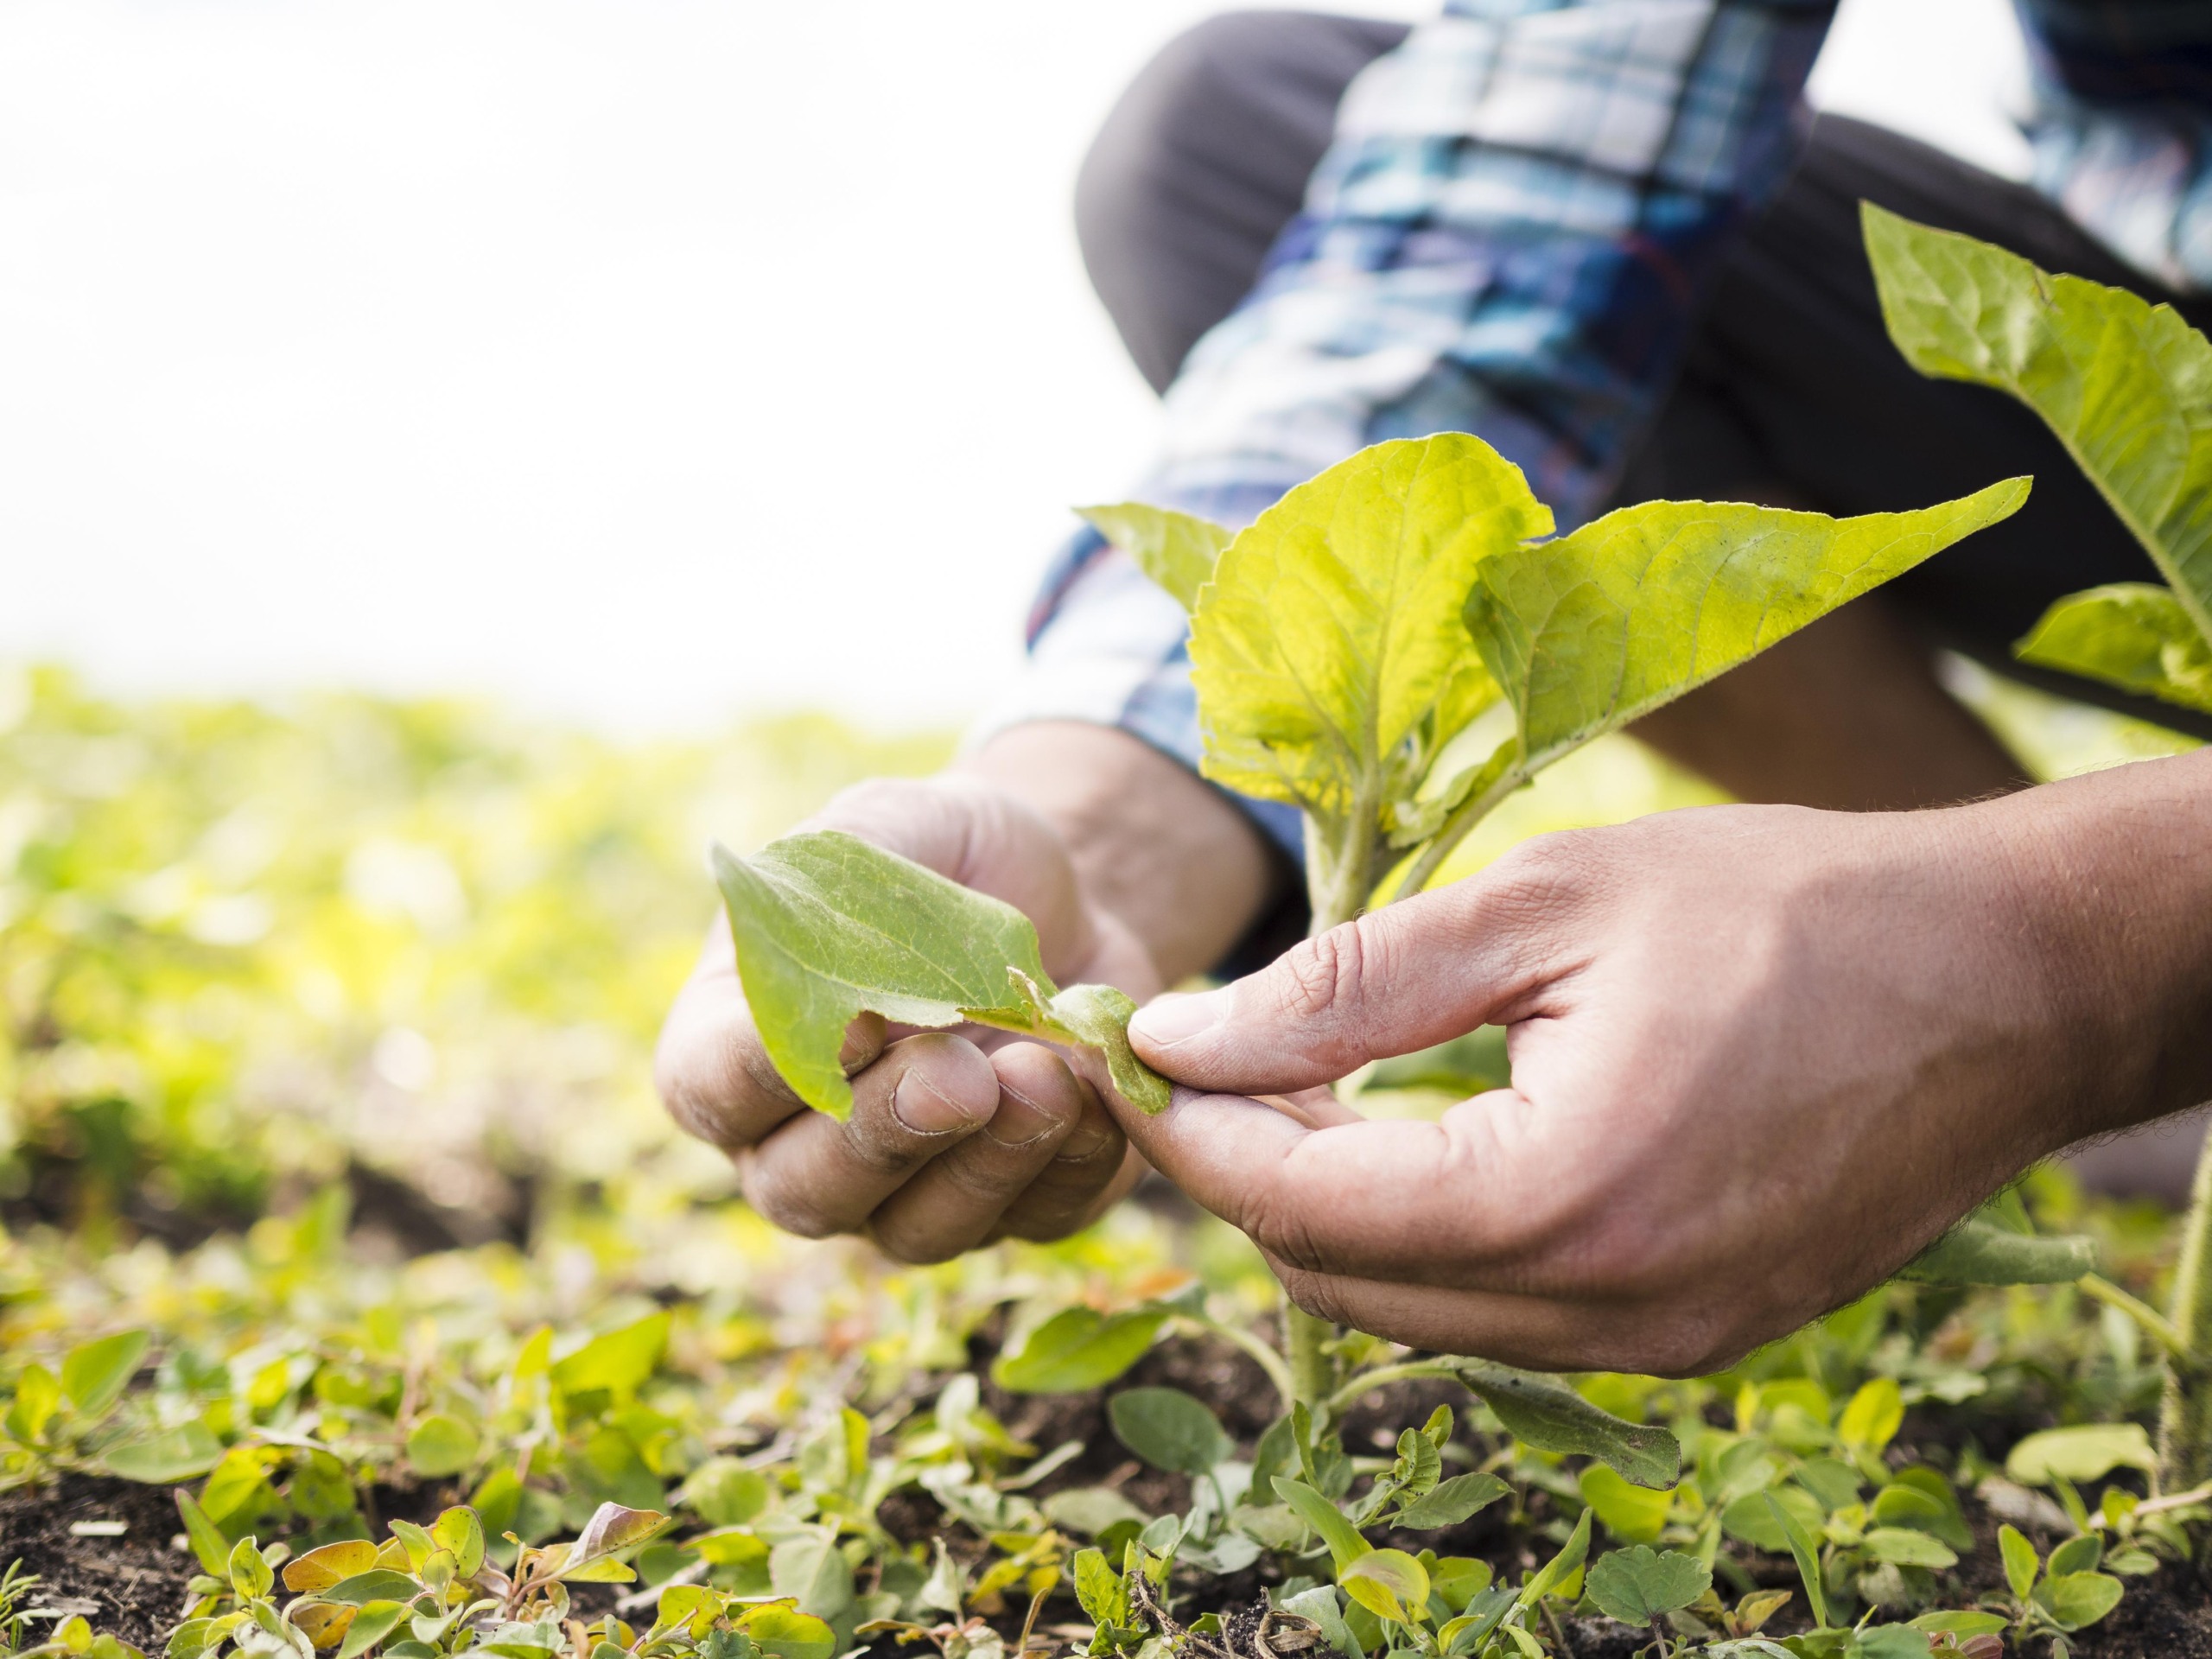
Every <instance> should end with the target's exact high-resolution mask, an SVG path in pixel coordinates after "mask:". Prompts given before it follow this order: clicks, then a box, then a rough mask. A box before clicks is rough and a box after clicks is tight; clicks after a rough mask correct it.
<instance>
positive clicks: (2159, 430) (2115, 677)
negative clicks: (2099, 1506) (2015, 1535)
mask: <svg viewBox="0 0 2212 1659" xmlns="http://www.w3.org/2000/svg"><path fill="white" fill-rule="evenodd" d="M1862 211H1863V216H1864V221H1865V227H1866V247H1867V251H1868V253H1869V255H1870V256H1871V257H1872V260H1873V264H1874V275H1875V280H1876V282H1877V283H1878V286H1879V289H1880V292H1881V299H1882V315H1883V316H1884V318H1885V321H1887V323H1888V325H1889V330H1890V337H1891V339H1892V340H1895V341H1896V342H1897V348H1898V349H1899V350H1900V351H1902V352H1903V353H1904V355H1905V358H1906V360H1907V361H1909V362H1910V363H1911V365H1913V367H1915V368H1916V369H1917V370H1919V371H1920V372H1922V373H1923V374H1925V375H1930V376H1934V377H1936V378H1942V379H1949V380H1964V381H1967V382H1970V383H1972V384H1974V385H1985V386H1994V387H1996V388H1998V389H1999V390H2000V391H2005V392H2008V393H2010V394H2011V395H2012V397H2016V398H2018V399H2019V400H2020V401H2021V402H2022V403H2024V404H2027V406H2028V407H2029V408H2031V409H2032V410H2035V412H2036V413H2037V415H2039V416H2042V417H2043V419H2044V423H2046V424H2047V425H2048V426H2049V427H2050V429H2051V431H2052V432H2053V433H2055V434H2056V435H2057V437H2058V440H2059V442H2061V443H2063V444H2064V445H2065V447H2066V450H2067V453H2068V454H2070V455H2071V456H2072V457H2073V458H2074V461H2075V464H2076V465H2078V466H2079V467H2081V468H2082V472H2083V473H2084V474H2086V475H2087V476H2088V479H2089V480H2090V482H2091V483H2093V484H2094V485H2095V486H2096V487H2097V489H2098V490H2099V491H2100V492H2101V493H2102V494H2103V496H2104V498H2105V499H2106V501H2107V503H2108V504H2110V505H2111V507H2112V510H2113V512H2115V513H2117V514H2118V515H2119V517H2120V522H2121V523H2122V524H2126V526H2127V528H2128V530H2129V531H2130V532H2131V533H2132V534H2133V536H2134V537H2135V538H2136V540H2137V541H2138V542H2139V543H2141V544H2142V547H2143V550H2144V551H2145V552H2146V553H2147V554H2149V555H2150V556H2151V560H2152V563H2153V564H2154V565H2155V566H2156V567H2157V568H2158V571H2159V573H2160V574H2161V575H2164V577H2165V579H2166V581H2165V584H2164V586H2160V585H2158V584H2157V583H2151V582H2121V583H2115V584H2113V585H2110V586H2107V587H2103V588H2092V589H2090V590H2089V591H2088V592H2086V593H2081V594H2074V595H2072V596H2071V597H2070V598H2067V599H2063V600H2060V601H2058V602H2057V603H2056V605H2054V606H2052V607H2050V610H2049V611H2048V612H2047V613H2045V614H2044V617H2043V619H2042V620H2040V621H2038V622H2037V624H2036V626H2035V627H2034V628H2033V629H2032V630H2031V632H2029V634H2028V636H2027V638H2026V639H2023V640H2021V641H2020V643H2019V645H2018V647H2017V650H2018V654H2019V655H2020V657H2021V658H2022V659H2023V660H2024V661H2026V662H2031V663H2035V664H2040V665H2043V666H2045V667H2050V668H2057V669H2063V670H2065V671H2069V672H2071V673H2075V674H2080V675H2083V676H2086V677H2088V678H2090V679H2094V680H2101V681H2103V682H2105V683H2107V684H2111V685H2115V686H2118V687H2120V688H2121V689H2122V690H2128V691H2133V692H2137V693H2139V694H2143V695H2147V696H2152V697H2156V698H2158V699H2160V700H2162V701H2164V702H2169V703H2171V704H2173V705H2174V706H2175V707H2177V708H2182V709H2192V710H2195V711H2197V712H2199V713H2203V712H2212V445H2208V443H2207V442H2206V435H2207V433H2208V431H2212V343H2208V342H2207V341H2206V340H2205V338H2204V336H2203V335H2202V334H2198V333H2197V332H2196V330H2195V329H2193V328H2191V327H2189V325H2188V324H2186V323H2185V322H2183V321H2182V320H2181V318H2180V317H2179V316H2178V315H2176V314H2175V312H2174V311H2173V309H2172V308H2171V307H2169V306H2163V305H2158V306H2154V305H2152V304H2150V303H2148V302H2145V301H2144V300H2142V299H2140V298H2139V297H2138V296H2135V295H2133V294H2130V293H2128V292H2127V291H2126V289H2117V288H2107V287H2105V286H2104V285H2102V284H2101V283H2092V282H2088V281H2085V280H2084V279H2082V278H2081V277H2054V276H2051V275H2050V274H2049V273H2048V272H2045V271H2043V270H2037V268H2036V267H2035V266H2034V265H2032V264H2030V263H2029V262H2028V261H2026V260H2024V259H2022V258H2020V257H2018V256H2017V255H2014V254H2011V253H2007V252H2005V251H2004V250H2003V249H2001V248H1994V247H1992V246H1990V245H1988V244H1986V243H1983V242H1977V241H1975V240H1974V238H1971V237H1965V236H1958V235H1954V234H1952V233H1950V232H1944V231H1936V230H1931V229H1929V227H1927V226H1923V225H1916V224H1914V223H1913V222H1912V221H1911V220H1910V219H1900V218H1898V217H1897V215H1896V214H1894V213H1885V212H1884V211H1883V210H1882V209H1880V208H1878V207H1874V206H1872V204H1871V203H1870V204H1867V205H1866V207H1864V208H1863V210H1862ZM2082 1287H2083V1288H2084V1289H2086V1290H2088V1291H2089V1292H2090V1293H2091V1294H2094V1295H2097V1296H2100V1297H2101V1298H2102V1299H2103V1300H2106V1301H2107V1302H2109V1303H2111V1304H2112V1305H2113V1306H2116V1307H2119V1308H2120V1309H2121V1310H2123V1311H2124V1312H2125V1313H2127V1314H2128V1315H2129V1317H2131V1318H2133V1319H2135V1320H2136V1321H2137V1322H2138V1323H2139V1324H2140V1325H2141V1326H2142V1327H2143V1329H2144V1330H2145V1332H2148V1333H2149V1334H2150V1336H2151V1337H2152V1338H2153V1339H2154V1340H2155V1341H2156V1342H2157V1343H2158V1344H2159V1346H2160V1347H2161V1348H2162V1349H2163V1350H2164V1356H2165V1366H2166V1388H2165V1399H2164V1408H2163V1412H2162V1414H2161V1417H2160V1422H2159V1441H2158V1477H2159V1478H2160V1480H2161V1482H2162V1483H2163V1484H2164V1485H2165V1486H2167V1487H2169V1488H2176V1489H2178V1488H2182V1487H2194V1486H2197V1485H2200V1484H2203V1483H2204V1482H2205V1481H2207V1480H2208V1479H2212V1144H2208V1147H2207V1149H2206V1153H2205V1155H2204V1157H2203V1158H2202V1160H2200V1162H2199V1163H2198V1166H2197V1170H2196V1183H2195V1186H2194V1190H2193V1192H2192V1194H2191V1198H2190V1207H2189V1211H2188V1215H2187V1217H2186V1218H2185V1219H2184V1220H2183V1224H2182V1239H2181V1256H2180V1265H2179V1268H2178V1269H2177V1273H2176V1275H2175V1280H2174V1289H2173V1300H2172V1303H2171V1306H2169V1308H2168V1309H2167V1311H2166V1313H2164V1314H2163V1315H2162V1314H2160V1313H2158V1312H2157V1311H2156V1310H2155V1309H2152V1308H2150V1307H2147V1306H2145V1305H2144V1304H2143V1303H2141V1302H2140V1301H2139V1300H2136V1299H2135V1298H2134V1297H2133V1296H2130V1295H2128V1294H2126V1292H2125V1291H2123V1290H2121V1289H2120V1288H2119V1287H2117V1286H2114V1285H2111V1284H2107V1282H2105V1281H2102V1280H2101V1279H2098V1278H2095V1277H2094V1276H2091V1277H2089V1278H2086V1279H2084V1280H2082Z"/></svg>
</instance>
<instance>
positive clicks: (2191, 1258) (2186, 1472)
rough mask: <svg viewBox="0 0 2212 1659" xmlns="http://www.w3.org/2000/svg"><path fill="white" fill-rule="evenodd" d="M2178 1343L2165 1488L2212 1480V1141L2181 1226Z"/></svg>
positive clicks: (2201, 1158) (2172, 1364) (2162, 1417)
mask: <svg viewBox="0 0 2212 1659" xmlns="http://www.w3.org/2000/svg"><path fill="white" fill-rule="evenodd" d="M2167 1317H2168V1322H2169V1323H2170V1324H2171V1326H2172V1328H2173V1334H2174V1336H2175V1338H2177V1346H2175V1347H2172V1348H2171V1349H2170V1350H2169V1351H2168V1353H2167V1356H2166V1397H2165V1402H2164V1406H2163V1408H2161V1410H2160V1412H2159V1414H2158V1478H2159V1483H2160V1484H2161V1485H2162V1486H2164V1487H2165V1488H2168V1489H2171V1488H2176V1487H2184V1486H2196V1485H2200V1484H2203V1482H2205V1481H2206V1480H2207V1479H2208V1478H2212V1355H2208V1354H2207V1352H2206V1346H2205V1344H2206V1338H2208V1337H2212V1140H2208V1141H2206V1142H2205V1147H2204V1150H2203V1151H2202V1153H2201V1154H2198V1156H2197V1160H2196V1180H2195V1182H2194V1183H2192V1184H2191V1186H2190V1195H2189V1214H2188V1216H2187V1217H2185V1218H2184V1219H2183V1223H2182V1236H2181V1261H2180V1263H2179V1265H2178V1266H2177V1267H2176V1268H2175V1270H2174V1300H2173V1306H2172V1307H2171V1310H2170V1311H2169V1313H2168V1316H2167Z"/></svg>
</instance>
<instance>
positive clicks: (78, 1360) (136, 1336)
mask: <svg viewBox="0 0 2212 1659" xmlns="http://www.w3.org/2000/svg"><path fill="white" fill-rule="evenodd" d="M149 1340H150V1338H149V1337H148V1335H147V1333H146V1332H143V1331H118V1332H116V1333H115V1334H114V1335H113V1336H111V1337H101V1338H97V1339H96V1340H94V1341H92V1342H80V1343H79V1344H77V1345H76V1346H75V1347H74V1348H72V1349H71V1350H70V1351H69V1352H68V1354H67V1356H66V1357H64V1358H63V1359H62V1362H61V1391H62V1393H64V1394H66V1395H68V1396H69V1402H70V1403H71V1404H72V1405H73V1406H75V1407H76V1408H77V1409H78V1410H79V1412H80V1413H82V1414H84V1415H85V1416H87V1417H97V1416H99V1414H101V1413H102V1412H104V1411H105V1410H106V1409H107V1408H109V1407H110V1406H111V1405H113V1404H114V1403H115V1402H116V1400H117V1397H118V1395H121V1394H122V1392H123V1389H124V1384H126V1383H129V1382H130V1378H131V1376H133V1374H134V1373H136V1372H137V1370H138V1362H139V1361H140V1360H142V1359H143V1358H144V1357H146V1344H147V1343H148V1341H149Z"/></svg>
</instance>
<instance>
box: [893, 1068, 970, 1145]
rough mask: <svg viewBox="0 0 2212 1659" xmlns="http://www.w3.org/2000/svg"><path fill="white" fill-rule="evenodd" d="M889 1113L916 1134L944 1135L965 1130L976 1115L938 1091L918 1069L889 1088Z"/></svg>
mask: <svg viewBox="0 0 2212 1659" xmlns="http://www.w3.org/2000/svg"><path fill="white" fill-rule="evenodd" d="M891 1115H892V1116H893V1117H895V1118H897V1119H898V1120H899V1122H901V1123H904V1124H905V1125H906V1127H907V1128H910V1129H912V1131H913V1132H914V1133H915V1134H916V1135H944V1134H948V1133H950V1131H951V1130H954V1129H964V1128H968V1127H969V1125H970V1124H972V1123H973V1122H975V1121H976V1119H975V1116H974V1114H973V1113H971V1112H969V1109H967V1108H966V1107H964V1106H963V1105H962V1104H961V1103H959V1102H958V1101H957V1100H954V1099H953V1098H951V1097H950V1096H948V1095H945V1094H942V1093H940V1092H939V1091H938V1087H937V1085H936V1084H933V1083H931V1081H930V1080H929V1079H928V1078H927V1077H924V1076H923V1075H922V1074H921V1072H920V1071H909V1072H907V1073H906V1076H904V1077H901V1078H899V1086H898V1087H897V1088H895V1089H893V1090H892V1091H891Z"/></svg>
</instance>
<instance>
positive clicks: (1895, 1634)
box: [1853, 1624, 1931, 1659]
mask: <svg viewBox="0 0 2212 1659" xmlns="http://www.w3.org/2000/svg"><path fill="white" fill-rule="evenodd" d="M1930 1646H1931V1643H1929V1640H1928V1637H1927V1636H1926V1635H1925V1634H1924V1633H1923V1632H1922V1631H1919V1630H1914V1629H1912V1628H1911V1627H1910V1625H1905V1624H1882V1625H1878V1626H1876V1627H1875V1628H1874V1629H1872V1630H1861V1631H1859V1636H1858V1639H1857V1641H1856V1642H1855V1643H1853V1659H1928V1653H1929V1647H1930Z"/></svg>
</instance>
